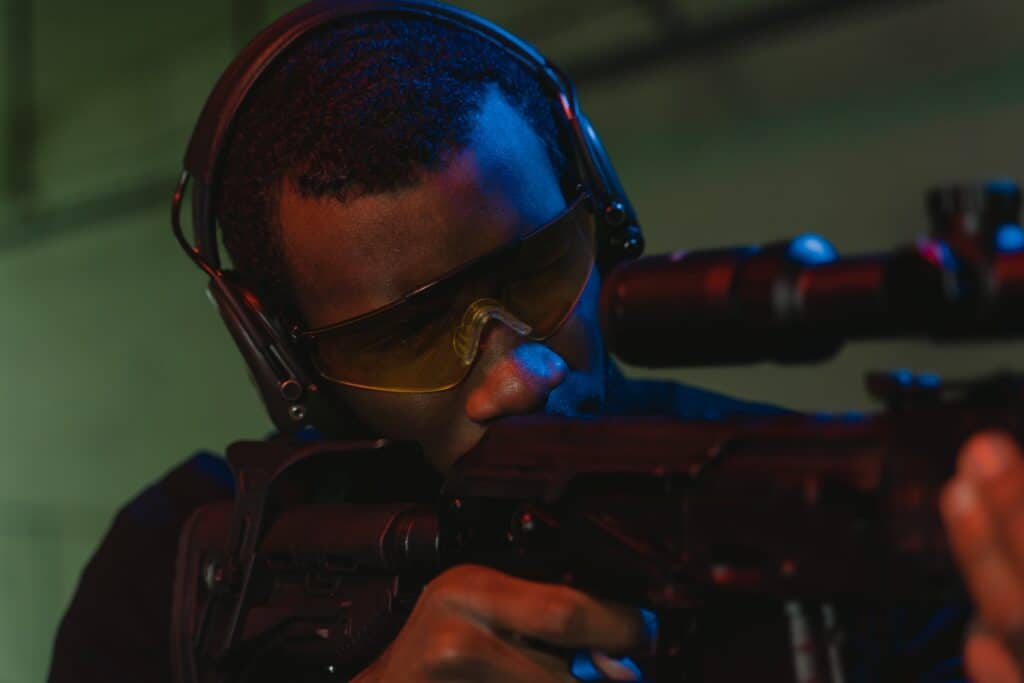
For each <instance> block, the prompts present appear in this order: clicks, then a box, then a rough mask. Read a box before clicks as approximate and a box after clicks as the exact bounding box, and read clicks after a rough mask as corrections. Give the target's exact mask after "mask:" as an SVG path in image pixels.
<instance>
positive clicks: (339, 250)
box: [280, 154, 536, 324]
mask: <svg viewBox="0 0 1024 683" xmlns="http://www.w3.org/2000/svg"><path fill="white" fill-rule="evenodd" d="M474 163H475V162H474V160H473V158H472V155H471V154H465V155H460V156H459V157H458V158H457V159H456V160H454V161H453V162H452V164H451V165H450V166H449V167H447V168H446V169H445V171H444V172H441V173H438V174H431V175H429V176H428V177H426V178H425V179H424V181H423V182H421V183H419V184H417V185H415V186H413V187H410V188H406V189H403V190H400V191H398V192H393V193H385V194H375V195H367V196H364V197H360V198H358V199H355V200H352V201H350V202H347V203H345V204H341V203H340V202H338V201H337V200H335V199H333V198H330V197H326V198H307V197H302V196H301V195H300V194H299V193H298V192H297V191H295V190H294V189H293V188H288V187H286V188H285V190H284V191H283V192H282V196H281V203H280V209H281V226H282V232H283V234H282V238H283V240H282V241H283V242H284V249H285V257H286V261H287V262H288V267H289V270H290V272H291V273H292V275H293V279H294V280H295V283H294V284H295V286H296V289H297V290H298V293H299V295H300V296H299V298H300V299H302V298H305V297H307V296H309V295H310V293H314V294H312V295H313V296H315V298H316V299H317V300H320V301H325V300H329V301H334V302H337V304H336V306H331V308H332V309H333V310H332V311H331V313H330V314H329V315H331V316H334V318H333V319H330V320H327V321H326V322H328V323H329V322H334V321H335V320H340V319H344V318H347V317H351V316H354V315H359V314H361V313H364V312H366V311H369V310H373V309H374V308H378V307H380V306H384V305H386V304H388V303H390V302H391V301H394V300H395V299H397V298H399V297H400V296H402V295H403V294H406V293H408V292H409V291H411V290H412V289H415V288H416V287H419V286H422V285H423V284H425V283H427V282H429V281H431V280H433V279H436V278H438V277H441V276H443V275H444V274H446V273H448V272H450V271H451V270H453V269H455V268H457V267H459V266H460V265H461V264H463V263H466V262H467V261H470V260H472V259H474V258H476V257H478V256H480V255H482V254H485V253H488V252H490V251H492V250H494V249H496V248H498V247H500V246H502V245H504V244H507V243H509V242H511V241H513V240H514V239H516V238H517V237H519V236H520V235H521V234H523V233H525V232H527V231H529V230H530V229H532V228H533V227H536V226H535V225H534V224H533V221H530V220H528V219H527V218H526V217H524V216H523V215H522V214H523V212H521V211H520V210H519V208H518V207H516V206H515V205H514V203H513V202H511V201H509V199H508V197H506V196H505V195H504V194H502V193H500V192H489V191H487V189H486V188H485V187H482V186H481V183H480V182H479V178H478V175H477V171H476V169H474V168H472V166H473V164H474ZM317 308H318V309H319V308H321V307H319V306H318V307H317ZM308 313H309V314H311V315H315V317H320V314H319V313H316V314H314V313H313V312H312V311H310V312H308ZM323 315H325V316H326V315H328V314H327V312H326V311H324V312H323ZM321 322H322V321H319V320H318V321H316V322H315V323H314V321H312V320H311V321H310V324H320V323H321Z"/></svg>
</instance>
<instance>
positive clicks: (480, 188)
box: [218, 19, 605, 468]
mask: <svg viewBox="0 0 1024 683" xmlns="http://www.w3.org/2000/svg"><path fill="white" fill-rule="evenodd" d="M554 106H555V103H553V102H552V101H551V98H550V97H549V96H548V95H546V94H545V93H543V92H542V91H541V88H540V85H539V83H538V82H537V81H536V79H535V77H534V76H533V74H531V73H530V72H529V70H528V69H527V68H526V67H524V66H523V65H521V64H519V63H518V62H517V61H516V60H515V59H514V58H512V57H511V56H509V55H507V54H505V53H504V51H502V50H501V49H499V48H497V47H496V46H494V45H493V44H491V43H490V42H489V41H487V40H485V39H482V38H480V37H478V36H476V35H474V34H472V33H469V32H467V31H464V30H460V29H456V28H451V27H448V26H446V25H442V24H437V23H433V22H429V21H425V20H419V19H416V20H414V19H403V20H396V19H386V20H385V19H374V20H364V21H360V22H358V23H354V24H346V25H344V26H342V27H332V28H328V29H323V30H320V31H319V32H317V33H316V34H314V35H312V36H310V37H309V38H307V39H305V40H303V41H302V42H301V43H300V44H299V45H297V46H296V47H295V48H294V49H293V50H292V51H291V53H290V54H289V55H287V56H286V57H285V58H284V59H283V60H279V61H278V62H277V63H276V64H275V66H274V67H272V69H271V72H270V73H268V74H267V76H266V77H265V78H264V80H263V81H262V82H261V83H260V85H258V86H257V88H256V89H255V90H254V91H253V93H252V94H251V96H250V99H249V101H248V102H247V104H246V106H245V107H244V108H243V110H242V112H241V114H240V117H239V120H238V123H237V126H236V129H235V133H234V137H233V139H232V141H231V143H230V145H229V150H228V155H227V161H226V168H225V174H224V179H223V181H222V183H221V186H220V188H219V194H218V214H219V217H220V220H221V224H222V228H223V231H224V238H225V243H226V246H227V248H228V250H229V252H230V253H231V256H232V260H233V262H234V264H235V267H236V269H237V270H238V271H239V273H240V274H241V275H242V278H243V280H244V281H245V283H246V284H247V285H248V286H250V287H251V288H253V289H254V290H255V291H256V293H257V294H258V295H259V296H260V298H261V299H262V300H263V301H264V303H265V304H266V305H268V306H269V307H270V310H271V311H272V312H273V313H276V314H278V315H280V316H281V317H283V318H285V319H287V320H290V321H293V322H297V323H299V324H301V325H303V326H304V327H307V328H308V327H318V326H321V325H327V324H331V323H334V322H337V321H339V320H345V319H348V318H351V317H354V316H357V315H360V314H362V313H366V312H368V311H372V310H374V309H377V308H379V307H380V306H382V305H385V304H388V303H390V302H391V301H394V300H395V299H398V298H399V297H400V296H401V295H402V294H404V293H406V292H408V291H410V290H411V289H413V288H415V287H417V286H420V285H423V284H425V283H427V282H430V281H432V280H434V279H436V278H437V277H439V276H440V275H442V274H444V273H446V272H448V271H450V270H452V269H453V268H456V267H458V266H459V265H461V264H463V263H465V262H467V261H470V260H472V259H473V258H475V257H478V256H480V255H483V254H486V253H489V252H491V251H493V250H494V249H495V248H497V247H500V246H502V245H504V244H507V243H509V242H511V241H514V240H516V239H518V238H519V237H521V236H522V235H524V234H526V233H528V232H531V231H533V230H534V229H536V228H537V227H539V226H540V225H543V224H544V223H546V222H547V221H549V220H550V219H551V218H553V217H554V216H556V215H557V214H559V213H560V212H561V211H563V210H564V209H565V207H566V199H567V192H566V190H567V188H570V187H573V186H574V185H575V180H574V179H573V178H572V174H570V173H567V172H566V164H567V161H566V157H565V155H564V154H563V152H562V149H563V144H564V143H563V141H562V140H561V139H560V134H561V133H560V129H559V127H558V124H557V122H556V119H555V115H554ZM596 278H597V276H596V274H594V275H592V277H591V281H590V282H589V283H588V285H587V287H586V289H585V291H584V294H583V296H582V297H581V299H580V302H579V305H578V306H577V307H576V309H575V310H574V312H573V313H572V314H571V315H570V316H569V318H568V320H567V321H566V323H565V324H564V325H563V326H562V327H561V328H560V329H559V330H558V332H557V333H555V334H554V335H553V336H552V337H551V338H550V339H548V340H547V341H546V342H545V343H543V344H541V343H536V342H529V341H527V340H525V339H523V338H522V337H520V336H519V335H518V334H516V333H515V332H513V331H512V330H511V329H510V328H509V327H507V326H505V325H503V324H502V323H498V322H492V323H490V324H489V325H488V326H487V328H486V329H485V331H484V335H483V340H482V341H483V344H482V350H481V351H480V353H479V355H478V357H477V359H476V362H475V363H474V365H473V366H472V368H471V369H470V371H469V374H468V376H467V377H466V378H465V380H463V381H462V382H461V383H460V384H458V385H457V386H456V387H454V388H452V389H450V390H447V391H441V392H432V393H405V394H396V393H389V392H380V391H373V390H366V389H356V388H352V387H346V386H334V387H333V389H334V390H335V391H337V392H338V393H339V394H340V395H341V397H342V398H343V399H344V401H345V402H346V403H347V404H348V406H349V407H350V408H351V410H352V411H353V412H354V413H355V415H356V416H358V418H359V419H360V420H361V421H362V422H364V423H365V424H366V425H368V426H369V427H371V428H373V429H374V430H376V431H378V432H380V433H383V434H386V435H388V436H392V437H395V438H408V439H413V440H417V441H420V442H421V443H423V445H424V446H425V448H426V451H427V455H428V457H430V459H431V460H432V461H433V462H434V463H435V464H436V465H437V466H438V467H441V468H443V467H446V466H447V465H448V464H450V463H451V462H452V461H453V460H454V459H455V458H457V457H458V456H459V455H461V454H462V453H463V452H465V450H467V449H468V448H470V447H471V446H472V445H473V444H474V443H476V441H478V440H479V438H480V437H481V436H482V434H483V432H484V431H485V429H486V424H487V423H488V422H489V421H490V420H493V419H495V418H497V417H501V416H503V415H510V414H516V413H524V412H531V411H534V410H540V409H542V408H544V407H545V406H546V407H547V409H548V410H551V411H554V412H563V413H565V412H578V411H584V410H587V409H590V408H593V407H595V406H596V405H599V404H600V402H601V401H602V400H603V388H604V382H603V373H604V366H605V359H604V348H603V345H602V342H601V338H600V334H599V332H598V329H597V324H596V318H595V309H596V294H597V284H598V283H597V279H596Z"/></svg>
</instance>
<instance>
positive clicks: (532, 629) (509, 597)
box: [354, 565, 647, 683]
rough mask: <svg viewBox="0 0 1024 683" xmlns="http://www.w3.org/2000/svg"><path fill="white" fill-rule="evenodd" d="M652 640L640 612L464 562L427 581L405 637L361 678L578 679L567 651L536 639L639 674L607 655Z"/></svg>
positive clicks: (382, 682) (611, 674) (620, 674)
mask: <svg viewBox="0 0 1024 683" xmlns="http://www.w3.org/2000/svg"><path fill="white" fill-rule="evenodd" d="M646 640H647V632H646V630H645V627H644V622H643V618H642V616H641V614H640V612H639V610H634V609H630V608H627V607H623V606H620V605H616V604H613V603H608V602H604V601H601V600H597V599H594V598H592V597H589V596H587V595H585V594H583V593H580V592H579V591H576V590H573V589H571V588H568V587H566V586H558V585H551V584H543V583H534V582H530V581H524V580H522V579H517V578H514V577H511V576H508V575H506V574H502V573H501V572H498V571H495V570H493V569H488V568H486V567H480V566H476V565H462V566H459V567H455V568H453V569H449V570H448V571H446V572H444V573H443V574H441V575H440V576H438V577H437V578H436V579H435V580H434V581H432V582H431V583H430V584H428V585H427V587H426V588H425V589H424V591H423V594H422V595H421V596H420V599H419V601H418V602H417V603H416V606H415V608H414V609H413V612H412V614H411V615H410V616H409V620H408V621H407V622H406V624H405V626H404V627H403V628H402V631H401V632H400V633H399V634H398V637H397V638H396V639H395V640H394V641H393V642H392V643H391V645H390V646H389V647H388V649H387V650H386V651H385V652H384V654H383V655H381V657H380V658H379V659H378V660H377V661H376V662H374V664H373V665H371V666H370V667H369V668H368V669H366V670H365V671H364V672H363V673H362V674H360V675H359V676H358V677H357V678H356V679H355V680H354V683H418V682H420V681H438V682H440V681H460V682H466V681H481V682H485V681H486V682H487V683H513V682H515V683H519V682H523V683H526V682H530V683H548V682H552V683H553V682H555V681H558V682H565V681H574V680H575V679H574V678H573V677H572V676H571V675H570V673H569V662H568V660H567V658H566V657H560V656H558V655H556V654H552V653H551V652H547V651H544V649H539V648H537V647H536V646H531V643H544V644H546V645H548V646H551V647H552V650H553V651H557V650H561V649H566V650H572V649H576V648H590V649H593V650H594V651H595V655H594V663H595V664H596V665H597V666H598V668H599V669H601V671H602V672H603V673H604V674H605V675H606V676H607V677H608V679H609V680H627V681H628V680H635V676H633V674H632V673H631V672H630V671H629V670H628V669H626V667H624V666H622V665H621V664H618V663H616V662H615V661H613V660H611V659H610V658H609V657H607V656H604V655H602V654H601V653H603V652H607V653H613V654H619V653H623V652H626V651H628V650H633V649H636V648H641V647H644V646H646V645H647V642H646Z"/></svg>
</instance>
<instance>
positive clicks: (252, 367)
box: [207, 275, 327, 433]
mask: <svg viewBox="0 0 1024 683" xmlns="http://www.w3.org/2000/svg"><path fill="white" fill-rule="evenodd" d="M207 293H208V295H209V297H210V301H211V302H212V303H213V305H214V307H215V308H216V309H217V311H218V313H220V316H221V318H222V319H223V321H224V324H225V325H226V326H227V328H228V332H229V333H230V334H231V338H232V339H233V340H234V342H235V345H236V346H237V347H238V350H239V351H240V352H241V354H242V358H243V359H245V364H246V365H247V366H248V368H249V376H250V378H251V379H252V381H253V384H255V385H256V389H257V390H258V391H259V393H260V397H261V398H262V399H263V404H264V405H265V406H266V408H267V413H268V414H269V416H270V419H271V421H272V422H273V423H274V426H275V427H276V428H277V429H278V431H280V432H283V433H292V432H295V431H298V430H300V429H302V428H303V427H307V426H310V425H311V424H312V422H313V420H314V418H315V417H317V416H322V415H324V414H326V413H327V411H326V409H325V406H324V405H323V403H324V399H323V398H322V397H321V396H320V393H319V391H318V388H317V386H316V385H315V383H314V382H312V381H311V379H310V377H309V375H308V374H307V373H306V372H305V371H304V369H303V368H302V367H301V366H300V365H299V364H298V363H297V362H296V360H295V358H294V354H292V353H291V351H290V349H289V348H288V342H287V341H286V339H285V337H284V335H282V334H280V333H279V332H278V331H277V330H276V329H275V328H274V326H273V325H272V324H271V322H270V321H269V320H268V319H267V318H266V316H265V315H264V314H263V312H262V311H261V310H260V308H259V300H258V299H257V298H256V297H255V296H254V295H252V294H251V293H250V292H248V291H247V290H245V289H244V288H243V287H241V286H240V285H237V284H234V283H232V282H229V281H228V279H227V277H226V276H224V275H222V276H219V277H214V278H211V279H210V284H209V285H208V287H207Z"/></svg>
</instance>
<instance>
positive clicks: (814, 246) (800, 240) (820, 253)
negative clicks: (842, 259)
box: [786, 232, 839, 266]
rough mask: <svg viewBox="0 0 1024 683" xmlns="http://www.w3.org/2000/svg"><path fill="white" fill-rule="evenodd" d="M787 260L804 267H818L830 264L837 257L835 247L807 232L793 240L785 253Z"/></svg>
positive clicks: (819, 236) (822, 238) (820, 237)
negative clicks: (789, 259)
mask: <svg viewBox="0 0 1024 683" xmlns="http://www.w3.org/2000/svg"><path fill="white" fill-rule="evenodd" d="M786 254H787V255H788V256H789V258H791V259H793V260H794V261H796V262H797V263H800V264H803V265H805V266H818V265H821V264H823V263H832V262H833V261H835V260H836V259H837V258H838V257H839V255H838V254H837V253H836V249H835V247H833V246H832V245H831V244H829V243H828V241H827V240H825V238H824V237H822V236H821V235H816V234H814V233H813V232H809V233H806V234H803V235H800V236H799V237H796V238H794V239H793V241H792V242H790V243H789V249H788V250H787V251H786Z"/></svg>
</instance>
